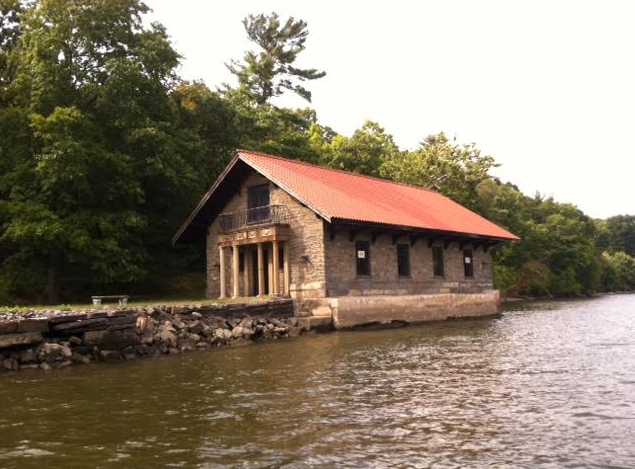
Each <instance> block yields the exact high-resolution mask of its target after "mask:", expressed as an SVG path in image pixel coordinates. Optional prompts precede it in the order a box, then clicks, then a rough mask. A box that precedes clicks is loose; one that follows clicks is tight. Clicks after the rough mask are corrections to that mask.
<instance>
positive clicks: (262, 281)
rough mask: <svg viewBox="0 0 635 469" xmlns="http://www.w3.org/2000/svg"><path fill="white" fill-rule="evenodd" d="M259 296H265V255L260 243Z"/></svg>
mask: <svg viewBox="0 0 635 469" xmlns="http://www.w3.org/2000/svg"><path fill="white" fill-rule="evenodd" d="M258 296H260V297H262V296H265V254H264V252H263V250H262V243H258Z"/></svg>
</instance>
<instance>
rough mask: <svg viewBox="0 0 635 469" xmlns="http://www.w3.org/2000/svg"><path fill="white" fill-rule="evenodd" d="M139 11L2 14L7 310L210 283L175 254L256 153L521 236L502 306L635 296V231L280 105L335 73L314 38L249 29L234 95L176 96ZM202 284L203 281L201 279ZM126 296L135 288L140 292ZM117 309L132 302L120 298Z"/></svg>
mask: <svg viewBox="0 0 635 469" xmlns="http://www.w3.org/2000/svg"><path fill="white" fill-rule="evenodd" d="M147 12H148V7H147V6H146V5H145V4H144V3H142V2H141V1H140V0H28V1H27V0H23V1H20V0H0V15H1V16H0V135H1V136H2V138H1V139H0V261H1V266H0V297H3V299H4V300H5V301H6V300H7V298H8V297H10V298H11V299H13V300H15V299H29V300H31V301H33V300H40V299H43V298H45V297H46V298H48V300H49V301H56V300H57V299H58V294H61V296H62V298H63V299H64V300H70V299H73V298H77V297H78V296H81V297H82V298H85V297H86V295H87V293H86V290H88V289H90V291H93V292H94V291H96V290H99V291H103V290H105V291H107V290H109V289H115V288H118V286H120V285H121V284H122V283H123V284H126V285H127V286H128V287H129V288H130V290H126V291H127V292H130V293H135V292H139V291H142V290H143V289H144V288H146V289H147V288H149V285H152V286H153V287H152V288H156V286H157V285H158V286H161V285H162V284H165V283H166V282H169V281H170V280H169V278H170V274H174V275H182V274H183V273H185V272H188V271H191V270H192V269H193V268H194V269H197V268H200V269H202V267H203V259H202V258H203V257H204V250H203V249H202V248H201V247H200V246H194V247H188V246H184V247H180V248H178V250H175V249H174V248H172V247H171V246H170V238H171V236H172V234H173V233H174V231H175V229H176V228H177V227H178V225H179V224H180V223H181V222H182V221H183V219H184V218H185V217H186V216H187V213H188V211H189V210H190V209H191V207H193V206H194V205H195V204H196V202H197V200H198V198H199V197H200V195H201V194H202V193H203V191H204V190H205V188H206V187H208V186H209V185H210V184H211V183H212V181H213V180H214V179H215V178H216V177H217V176H218V174H219V173H220V172H221V171H222V169H223V168H224V166H225V165H226V164H227V162H228V161H229V160H230V159H231V158H232V157H233V155H234V151H235V149H236V148H248V149H252V150H259V151H263V152H268V153H273V154H277V155H281V156H285V157H288V158H295V159H299V160H303V161H308V162H312V163H317V164H321V165H325V166H328V167H331V168H337V169H342V170H346V171H351V172H355V173H359V174H365V175H371V176H378V177H383V178H388V179H392V180H396V181H400V182H404V183H408V184H414V185H419V186H423V187H428V188H432V189H435V190H438V191H440V192H441V193H443V194H445V195H447V196H449V197H451V198H452V199H454V200H456V201H458V202H459V203H462V204H464V205H466V206H467V207H469V208H471V209H472V210H474V211H476V212H478V213H480V214H482V215H483V216H485V217H487V218H489V219H491V220H492V221H494V222H495V223H497V224H499V225H501V226H503V227H505V228H507V229H509V230H510V231H512V232H514V233H516V234H517V235H519V236H520V237H521V238H522V242H521V243H515V244H510V243H504V244H501V245H499V246H497V247H495V248H494V249H493V250H492V255H493V259H494V265H493V271H494V280H495V282H496V285H497V286H498V287H499V288H500V289H501V290H502V291H503V292H504V293H505V294H508V295H521V296H523V295H527V296H536V295H540V296H543V295H545V296H548V295H578V294H587V293H591V292H594V291H600V290H604V291H612V290H619V291H622V290H633V289H635V260H634V259H633V256H635V216H632V215H631V216H628V215H621V216H617V217H612V218H609V219H607V220H592V219H590V218H589V217H588V216H587V215H585V214H584V213H583V212H582V211H580V210H579V209H577V208H576V207H575V206H573V205H570V204H562V203H558V202H556V201H555V200H553V199H552V198H545V197H543V196H541V195H540V194H536V195H534V196H528V195H525V194H523V193H522V192H521V191H520V190H519V189H518V188H517V187H516V186H514V185H513V184H511V183H503V182H501V181H500V180H499V179H497V178H495V177H493V176H492V175H491V170H492V169H493V168H495V167H496V166H497V163H496V161H495V160H494V159H493V158H492V157H491V156H488V155H485V154H483V153H482V152H481V151H480V150H479V148H478V147H477V146H476V145H475V144H461V143H459V142H458V141H457V139H456V138H454V139H451V138H448V137H447V136H446V135H445V134H444V133H439V134H437V135H432V136H428V137H426V138H424V139H423V141H422V142H421V144H420V145H419V147H418V148H416V149H414V150H405V149H401V148H399V146H398V145H397V144H396V143H395V139H394V138H393V136H392V135H391V134H390V133H389V132H387V131H386V130H385V129H384V128H383V127H382V126H381V125H380V124H379V123H377V122H373V121H366V122H365V123H364V124H363V125H362V126H361V127H360V128H359V129H357V130H355V131H354V132H353V133H352V135H350V136H347V135H342V134H339V133H337V132H336V131H334V130H333V129H332V128H330V127H328V126H327V125H324V124H323V123H321V122H320V121H319V119H318V117H317V114H316V112H315V111H314V110H313V109H311V108H304V109H288V108H281V107H278V106H276V105H274V104H273V103H272V102H271V101H272V98H275V97H276V96H279V95H280V94H282V93H284V92H286V91H291V92H294V93H298V94H299V95H300V96H303V97H304V98H306V99H307V100H309V101H310V93H309V92H308V90H306V89H305V88H304V87H303V85H302V83H304V82H306V81H309V80H314V79H317V78H320V77H321V76H323V75H324V72H319V71H317V70H316V69H311V68H309V69H300V68H297V67H296V66H295V62H296V59H297V56H298V54H299V53H300V52H302V51H303V50H304V48H305V42H306V39H307V34H308V32H307V29H306V28H307V25H306V23H304V22H303V21H301V20H295V19H294V18H289V19H288V20H286V21H281V20H280V19H279V17H278V15H276V14H275V13H274V14H271V15H257V16H249V17H247V18H246V19H245V21H244V25H245V28H246V31H247V34H248V36H249V38H250V39H251V40H252V41H253V42H254V43H256V44H257V45H258V46H259V48H260V51H258V52H249V53H247V55H246V56H245V61H244V63H242V64H238V63H233V64H232V65H230V69H232V71H234V73H236V75H237V78H238V85H237V86H236V87H234V88H232V87H228V86H226V87H225V88H224V89H223V90H222V91H213V90H210V89H209V88H208V87H207V85H205V84H204V83H203V82H200V81H194V82H187V81H181V80H180V79H179V77H178V76H177V75H176V73H175V70H176V67H177V65H178V63H179V59H180V57H179V55H178V53H177V52H176V51H175V50H174V49H173V47H172V45H171V44H170V42H169V40H168V36H167V33H166V31H165V29H164V28H163V27H162V26H161V25H160V24H149V23H147V22H145V21H144V15H145V14H146V13H147ZM200 277H201V278H202V270H201V275H200ZM128 287H126V288H128ZM118 292H120V291H118Z"/></svg>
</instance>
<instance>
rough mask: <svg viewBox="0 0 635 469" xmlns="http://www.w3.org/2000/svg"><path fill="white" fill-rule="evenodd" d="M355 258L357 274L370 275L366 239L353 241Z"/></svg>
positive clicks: (368, 246) (368, 249)
mask: <svg viewBox="0 0 635 469" xmlns="http://www.w3.org/2000/svg"><path fill="white" fill-rule="evenodd" d="M355 259H356V261H357V275H370V243H369V242H368V241H355Z"/></svg>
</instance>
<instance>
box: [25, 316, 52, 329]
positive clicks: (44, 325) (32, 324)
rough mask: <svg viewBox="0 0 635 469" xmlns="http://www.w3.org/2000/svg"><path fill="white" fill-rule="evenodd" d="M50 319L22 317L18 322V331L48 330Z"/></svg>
mask: <svg viewBox="0 0 635 469" xmlns="http://www.w3.org/2000/svg"><path fill="white" fill-rule="evenodd" d="M48 330H49V321H48V319H45V318H42V319H39V318H38V319H20V321H19V322H18V332H48Z"/></svg>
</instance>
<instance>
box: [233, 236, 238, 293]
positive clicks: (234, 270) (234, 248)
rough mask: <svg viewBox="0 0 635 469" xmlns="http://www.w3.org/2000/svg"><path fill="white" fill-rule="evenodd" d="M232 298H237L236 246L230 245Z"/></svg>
mask: <svg viewBox="0 0 635 469" xmlns="http://www.w3.org/2000/svg"><path fill="white" fill-rule="evenodd" d="M232 254H233V255H232V289H233V294H232V298H238V260H239V257H238V246H236V245H234V246H232Z"/></svg>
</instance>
